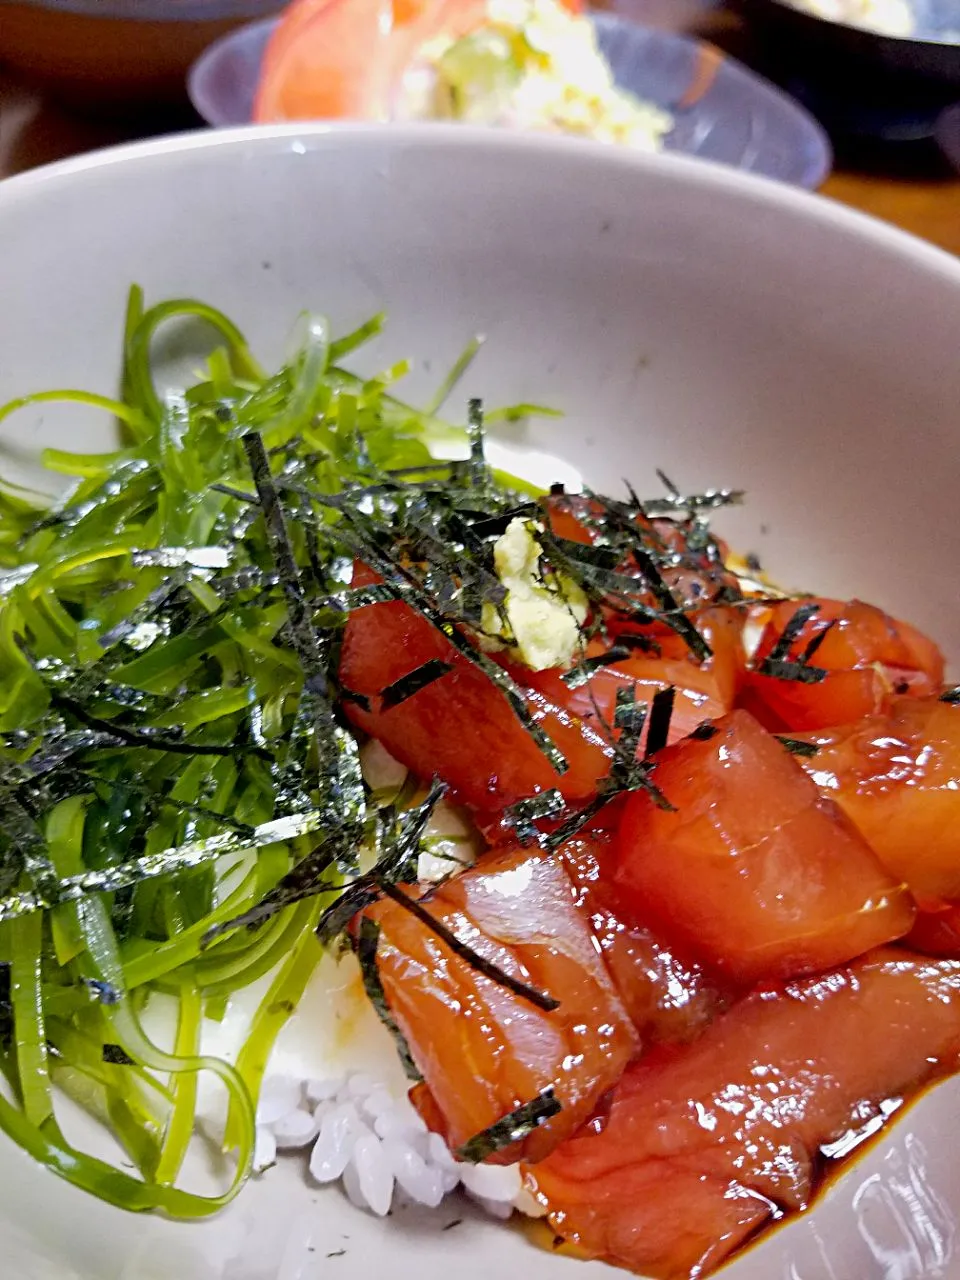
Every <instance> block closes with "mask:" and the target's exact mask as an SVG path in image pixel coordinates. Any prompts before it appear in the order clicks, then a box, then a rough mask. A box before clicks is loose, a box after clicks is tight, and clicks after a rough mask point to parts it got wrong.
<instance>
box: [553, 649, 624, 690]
mask: <svg viewBox="0 0 960 1280" xmlns="http://www.w3.org/2000/svg"><path fill="white" fill-rule="evenodd" d="M629 657H630V649H629V648H628V647H627V645H624V644H615V645H614V646H613V648H611V649H607V650H606V652H605V653H598V654H597V655H596V656H595V657H593V658H582V659H581V660H580V661H579V662H578V663H577V665H576V666H575V667H571V668H570V670H569V671H564V673H563V674H562V675H561V677H560V679H561V680H562V681H563V683H564V684H565V685H566V686H567V688H568V689H580V688H582V687H583V686H584V685H585V684H586V683H587V681H588V680H590V679H592V678H593V676H595V675H596V674H597V673H598V672H599V671H602V670H603V669H604V667H609V666H613V665H614V663H617V662H625V661H626V660H627V659H628V658H629Z"/></svg>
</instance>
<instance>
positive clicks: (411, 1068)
mask: <svg viewBox="0 0 960 1280" xmlns="http://www.w3.org/2000/svg"><path fill="white" fill-rule="evenodd" d="M379 945H380V926H379V925H378V924H377V922H376V921H375V920H371V919H370V917H369V916H364V917H363V919H362V920H361V921H360V928H359V931H358V933H357V943H356V946H357V960H358V961H359V964H360V973H361V976H362V978H363V989H364V991H365V992H366V994H367V999H368V1000H369V1001H370V1003H371V1004H372V1005H373V1008H374V1011H375V1012H376V1014H377V1017H378V1018H379V1019H380V1021H381V1022H382V1023H383V1025H384V1026H385V1027H386V1028H387V1030H388V1031H389V1032H390V1035H391V1036H392V1037H393V1043H394V1046H395V1047H396V1050H397V1056H398V1057H399V1059H400V1062H401V1064H402V1066H403V1070H404V1072H405V1074H406V1077H407V1079H408V1080H422V1079H423V1076H422V1075H421V1074H420V1070H419V1068H418V1067H417V1064H416V1063H415V1062H414V1060H413V1055H412V1054H411V1052H410V1046H409V1045H408V1044H407V1041H406V1037H405V1036H404V1034H403V1032H402V1031H401V1030H400V1028H399V1027H398V1026H397V1020H396V1018H395V1017H394V1016H393V1013H392V1011H391V1009H390V1005H389V1002H388V1001H387V993H386V992H385V991H384V989H383V983H382V981H381V980H380V971H379V969H378V968H377V948H378V947H379Z"/></svg>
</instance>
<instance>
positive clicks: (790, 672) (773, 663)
mask: <svg viewBox="0 0 960 1280" xmlns="http://www.w3.org/2000/svg"><path fill="white" fill-rule="evenodd" d="M819 611H820V606H819V604H817V603H816V602H815V601H811V602H810V603H809V604H802V605H800V606H799V608H798V609H797V610H796V612H795V613H794V614H793V616H792V617H791V618H790V620H789V622H788V623H787V625H786V626H785V627H784V628H783V631H782V632H781V633H780V635H779V637H778V639H777V643H776V644H775V645H774V646H773V648H772V649H771V650H770V652H769V653H768V654H767V656H766V657H765V658H764V659H763V661H762V662H761V663H760V665H759V666H758V667H757V670H758V672H759V673H760V675H764V676H773V677H774V678H775V679H777V680H790V681H794V682H795V683H798V684H820V683H821V682H822V681H824V680H826V678H827V676H828V674H829V672H828V671H826V670H825V669H824V668H823V667H813V666H810V665H808V659H809V658H810V657H811V656H812V655H813V654H814V653H816V651H817V649H818V648H819V647H820V645H821V644H822V642H823V639H824V637H825V636H826V634H827V632H828V631H829V629H830V626H832V623H828V625H827V626H826V627H825V628H824V629H823V630H822V631H821V632H819V633H818V634H817V635H816V636H814V637H813V639H812V640H811V641H810V642H809V644H808V645H807V647H806V649H805V650H804V652H803V654H802V655H801V656H800V658H799V659H795V660H791V659H790V657H789V654H790V650H791V648H792V647H793V645H794V643H795V642H796V640H797V639H798V638H799V636H800V633H801V632H802V631H803V628H804V627H805V626H806V625H807V623H808V622H809V621H810V619H811V618H812V617H814V616H815V615H816V614H817V613H819Z"/></svg>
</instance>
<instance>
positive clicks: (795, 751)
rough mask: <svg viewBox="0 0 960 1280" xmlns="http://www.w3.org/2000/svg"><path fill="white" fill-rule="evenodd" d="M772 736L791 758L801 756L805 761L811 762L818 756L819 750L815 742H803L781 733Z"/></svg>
mask: <svg viewBox="0 0 960 1280" xmlns="http://www.w3.org/2000/svg"><path fill="white" fill-rule="evenodd" d="M773 736H774V737H775V738H776V739H777V741H778V742H779V743H781V744H782V745H783V746H784V747H786V749H787V750H788V751H789V752H790V754H791V755H792V756H803V757H804V758H805V759H808V760H812V759H813V757H814V756H815V755H818V754H819V751H820V748H819V747H818V746H817V744H816V743H815V742H804V741H803V740H802V739H801V738H790V737H787V735H786V734H783V733H775V734H774V735H773Z"/></svg>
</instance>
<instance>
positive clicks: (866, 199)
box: [0, 0, 960, 254]
mask: <svg viewBox="0 0 960 1280" xmlns="http://www.w3.org/2000/svg"><path fill="white" fill-rule="evenodd" d="M598 3H601V4H603V6H604V7H609V8H612V9H615V10H616V11H617V12H620V13H622V14H624V15H625V16H629V17H635V18H636V19H637V20H638V21H643V22H647V23H652V24H654V25H657V26H661V27H666V28H670V29H673V30H685V31H689V32H692V33H694V34H696V35H699V36H702V37H704V38H706V39H710V40H714V41H716V42H717V43H719V44H721V45H722V46H723V47H724V48H726V49H728V50H730V51H732V52H734V53H736V54H738V55H740V56H742V57H744V58H745V60H746V61H755V59H754V58H753V57H752V56H751V55H752V53H753V52H754V51H753V49H752V48H751V45H750V42H749V37H748V33H746V32H745V30H744V28H743V25H742V24H741V23H740V21H739V19H737V18H736V17H735V16H734V15H733V14H732V13H731V12H730V11H729V10H728V9H727V7H726V6H725V4H724V3H723V0H598ZM187 123H189V117H187V116H180V117H179V118H176V119H174V118H171V117H169V116H168V117H158V118H154V119H153V120H148V121H146V122H143V121H140V122H138V123H136V124H133V123H128V124H117V123H115V122H114V123H106V122H95V121H90V120H85V119H82V118H80V117H78V116H76V115H74V114H71V113H70V112H68V111H66V110H64V109H63V108H61V107H58V106H57V105H56V104H55V103H54V102H53V101H51V100H50V99H49V98H46V97H44V96H43V95H42V94H39V93H38V92H36V91H35V90H33V89H31V88H30V87H29V86H27V85H25V84H24V83H22V82H19V81H17V80H15V79H14V78H13V77H11V76H9V75H5V74H4V73H3V71H2V70H0V177H3V176H5V175H7V174H11V173H18V172H22V171H23V170H25V169H29V168H32V167H34V166H36V165H38V164H43V163H45V162H46V161H49V160H55V159H59V158H61V157H62V156H67V155H75V154H78V153H79V152H82V151H87V150H91V149H92V148H94V147H100V146H106V145H109V144H111V143H113V142H118V141H122V140H125V139H129V138H132V137H136V136H140V135H142V133H143V132H144V131H146V132H164V131H166V130H167V129H168V128H170V127H183V126H184V125H185V124H187ZM824 193H825V194H826V195H829V196H832V197H833V198H834V199H837V200H840V201H842V202H843V203H845V204H850V205H853V206H855V207H856V208H859V209H863V210H865V211H866V212H868V213H871V214H874V215H875V216H877V217H879V218H884V219H886V220H887V221H889V222H893V223H896V224H898V225H899V226H901V227H904V228H906V229H907V230H908V231H912V232H913V233H914V234H916V235H919V236H923V237H925V238H926V239H928V240H931V241H933V242H934V243H935V244H938V245H940V246H941V247H942V248H945V249H948V250H950V251H951V252H953V253H957V254H960V177H958V176H957V175H956V174H954V173H953V172H952V171H951V170H950V169H949V168H948V166H947V165H946V163H945V162H940V161H939V160H937V159H936V158H935V157H931V156H930V155H924V156H923V157H922V158H921V159H919V160H918V159H916V158H915V157H914V155H913V154H912V153H911V154H910V155H909V157H907V158H897V157H895V156H894V155H892V154H888V155H886V156H883V157H881V158H880V159H879V160H878V158H877V157H876V156H872V157H869V158H867V157H865V156H864V157H859V156H857V155H856V154H854V155H852V156H847V155H845V156H844V158H843V161H842V163H840V164H838V167H837V170H836V171H835V172H834V174H833V175H832V176H831V177H830V178H829V179H828V181H827V183H826V185H825V187H824Z"/></svg>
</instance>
